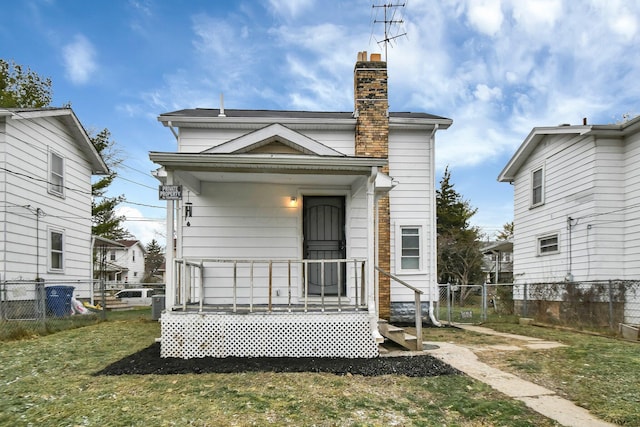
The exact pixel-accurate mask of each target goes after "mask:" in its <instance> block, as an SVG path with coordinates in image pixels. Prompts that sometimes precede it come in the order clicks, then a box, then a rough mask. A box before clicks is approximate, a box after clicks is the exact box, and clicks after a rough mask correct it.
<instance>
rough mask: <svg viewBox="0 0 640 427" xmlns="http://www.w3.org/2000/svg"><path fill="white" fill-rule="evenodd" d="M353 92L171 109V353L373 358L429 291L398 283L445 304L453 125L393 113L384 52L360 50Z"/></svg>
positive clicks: (164, 162) (166, 345)
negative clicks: (351, 99)
mask: <svg viewBox="0 0 640 427" xmlns="http://www.w3.org/2000/svg"><path fill="white" fill-rule="evenodd" d="M354 86H355V87H354V92H355V106H354V111H349V112H330V111H320V112H310V111H265V110H229V109H227V110H225V109H224V108H220V109H187V110H180V111H175V112H171V113H166V114H162V115H161V116H160V117H159V120H160V122H161V123H162V124H163V125H165V126H166V127H168V128H169V129H170V130H171V131H172V132H173V134H174V135H175V137H176V140H177V143H178V145H177V149H176V151H175V152H170V153H168V152H151V153H150V158H151V160H152V161H154V162H155V163H157V164H159V165H161V166H162V167H161V168H160V169H159V170H158V171H157V173H156V176H157V177H158V179H159V180H160V181H161V183H162V184H163V186H162V190H163V191H161V197H162V198H165V199H167V200H168V202H167V224H168V229H167V236H172V235H175V236H176V253H175V256H174V254H173V253H172V252H171V251H167V264H166V269H167V287H166V305H167V311H166V312H165V313H163V315H162V318H161V323H162V347H161V348H162V350H161V353H162V355H163V356H177V357H202V356H216V357H225V356H228V355H235V356H280V355H289V356H346V357H373V356H375V355H377V346H376V342H375V338H376V337H377V336H379V335H378V330H377V328H378V326H377V321H378V318H379V317H383V318H389V317H391V318H392V319H393V318H394V316H396V315H398V316H400V315H402V313H404V312H406V311H408V310H410V308H409V307H411V306H413V304H414V301H415V296H414V291H413V290H411V289H409V288H407V287H405V286H403V285H401V284H400V283H399V282H398V280H396V279H399V280H401V281H403V282H406V283H407V284H409V285H411V286H413V287H415V288H418V289H419V290H421V291H423V292H424V295H423V296H422V301H423V303H424V304H426V307H427V308H428V307H429V306H432V303H433V302H435V301H437V300H438V292H437V282H436V264H435V260H436V256H435V246H436V245H435V223H436V218H435V172H434V137H435V133H436V131H437V130H439V129H446V128H448V127H449V126H450V125H451V120H450V119H447V118H443V117H438V116H434V115H431V114H425V113H395V112H388V100H387V70H386V63H385V62H383V61H381V60H380V58H379V55H372V57H371V60H369V58H367V56H366V53H362V54H359V59H358V62H357V63H356V65H355V71H354ZM170 186H181V187H170ZM180 189H181V190H182V191H181V193H179V190H180ZM387 195H388V198H387V197H386V196H387ZM174 223H175V224H176V226H175V227H174ZM376 224H378V225H379V230H376ZM376 268H380V269H382V270H383V271H385V272H386V273H390V274H392V275H394V276H395V279H394V280H392V281H391V282H390V281H389V278H388V276H386V275H381V276H380V278H379V279H378V272H377V270H376ZM241 312H242V315H239V313H241Z"/></svg>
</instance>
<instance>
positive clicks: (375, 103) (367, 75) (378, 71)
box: [353, 52, 389, 158]
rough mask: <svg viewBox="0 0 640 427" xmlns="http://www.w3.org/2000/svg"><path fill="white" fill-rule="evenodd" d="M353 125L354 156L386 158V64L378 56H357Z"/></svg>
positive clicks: (365, 54) (365, 53) (387, 140)
mask: <svg viewBox="0 0 640 427" xmlns="http://www.w3.org/2000/svg"><path fill="white" fill-rule="evenodd" d="M353 80H354V81H353V90H354V101H355V114H356V116H357V123H356V150H355V151H356V156H368V157H384V158H386V157H387V156H388V154H389V116H388V110H389V101H388V99H387V63H386V62H383V61H382V60H381V59H380V54H379V53H377V54H376V53H372V54H371V59H370V60H369V59H368V58H367V52H359V53H358V62H356V66H355V70H354V73H353Z"/></svg>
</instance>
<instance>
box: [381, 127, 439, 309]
mask: <svg viewBox="0 0 640 427" xmlns="http://www.w3.org/2000/svg"><path fill="white" fill-rule="evenodd" d="M432 142H433V141H430V140H429V138H428V137H425V132H424V130H415V129H404V128H403V127H402V126H397V125H393V124H392V125H391V128H390V131H389V176H391V177H392V178H393V179H394V180H395V181H396V182H397V185H396V186H395V187H394V188H393V190H391V191H390V192H389V204H390V221H391V242H390V243H391V273H392V274H395V275H397V276H399V277H400V278H401V279H402V280H403V281H405V282H407V283H409V284H410V285H412V286H415V287H416V288H418V289H421V290H423V291H424V292H425V295H424V298H425V299H424V300H426V299H428V296H431V297H434V296H435V295H437V281H436V273H435V270H434V266H433V260H434V259H432V258H433V251H434V249H435V241H434V240H433V239H434V238H435V233H434V232H435V213H434V212H433V207H432V203H433V201H434V200H435V199H434V198H435V188H436V179H435V172H434V170H433V164H434V157H433V156H434V150H433V144H432ZM404 228H413V229H415V228H418V229H419V230H420V231H419V233H420V236H419V248H420V258H419V261H418V262H419V266H418V268H415V269H414V268H411V269H409V268H405V267H406V266H407V265H406V264H405V266H403V262H405V263H407V262H410V261H408V260H407V259H406V258H405V260H404V261H403V256H402V255H403V250H402V249H403V238H402V237H403V236H402V230H403V229H404ZM413 262H414V263H415V260H414V261H413ZM413 298H414V295H413V291H411V290H410V289H408V288H406V287H404V286H402V285H400V284H398V283H397V282H395V281H393V280H392V281H391V301H392V302H406V301H412V300H413ZM435 298H437V297H435Z"/></svg>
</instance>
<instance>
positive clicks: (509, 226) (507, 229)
mask: <svg viewBox="0 0 640 427" xmlns="http://www.w3.org/2000/svg"><path fill="white" fill-rule="evenodd" d="M496 238H497V239H498V240H509V239H513V221H511V222H506V223H505V224H504V225H503V226H502V231H500V232H499V233H498V235H497V236H496Z"/></svg>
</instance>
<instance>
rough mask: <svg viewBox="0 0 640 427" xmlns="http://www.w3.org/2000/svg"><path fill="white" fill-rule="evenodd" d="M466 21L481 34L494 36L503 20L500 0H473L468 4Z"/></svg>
mask: <svg viewBox="0 0 640 427" xmlns="http://www.w3.org/2000/svg"><path fill="white" fill-rule="evenodd" d="M467 19H468V20H469V23H470V24H471V25H472V26H473V27H475V28H476V29H477V30H478V31H480V32H481V33H484V34H486V35H488V36H495V35H496V34H497V33H498V31H500V27H501V26H502V21H503V20H504V15H503V13H502V8H501V2H500V0H473V1H471V2H469V3H468V9H467Z"/></svg>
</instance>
